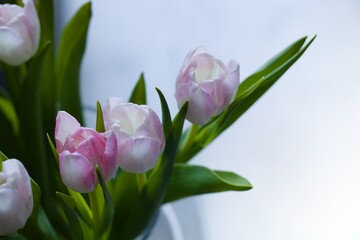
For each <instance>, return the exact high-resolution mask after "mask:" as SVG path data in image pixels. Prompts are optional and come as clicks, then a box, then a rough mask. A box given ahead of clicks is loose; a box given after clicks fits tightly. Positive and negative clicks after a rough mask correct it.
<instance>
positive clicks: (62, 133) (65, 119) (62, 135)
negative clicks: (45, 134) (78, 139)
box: [55, 111, 80, 153]
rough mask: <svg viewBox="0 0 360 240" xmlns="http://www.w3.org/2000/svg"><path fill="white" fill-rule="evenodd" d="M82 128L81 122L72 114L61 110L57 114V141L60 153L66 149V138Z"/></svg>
mask: <svg viewBox="0 0 360 240" xmlns="http://www.w3.org/2000/svg"><path fill="white" fill-rule="evenodd" d="M79 128H80V123H79V122H78V121H77V120H76V119H75V118H74V117H73V116H71V115H70V114H68V113H67V112H64V111H59V112H58V114H57V116H56V126H55V141H56V149H57V150H58V152H59V153H61V152H62V151H63V150H64V144H65V141H66V138H67V137H68V136H69V135H70V134H71V133H73V132H75V131H76V130H78V129H79Z"/></svg>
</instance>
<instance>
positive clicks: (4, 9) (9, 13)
mask: <svg viewBox="0 0 360 240" xmlns="http://www.w3.org/2000/svg"><path fill="white" fill-rule="evenodd" d="M23 12H24V10H23V8H21V7H20V6H18V5H15V4H3V5H0V16H1V18H2V19H3V21H4V22H7V23H8V22H10V21H11V19H13V18H15V17H16V16H18V15H20V14H22V13H23Z"/></svg>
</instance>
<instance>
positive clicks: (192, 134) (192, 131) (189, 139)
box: [181, 124, 199, 153]
mask: <svg viewBox="0 0 360 240" xmlns="http://www.w3.org/2000/svg"><path fill="white" fill-rule="evenodd" d="M198 128H199V126H198V125H195V124H193V125H191V128H190V132H189V134H188V135H187V138H186V141H185V145H184V147H183V148H182V149H181V152H182V153H186V152H187V151H189V149H190V148H191V146H192V145H193V143H194V139H195V137H196V135H197V130H198Z"/></svg>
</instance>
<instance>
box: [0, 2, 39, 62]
mask: <svg viewBox="0 0 360 240" xmlns="http://www.w3.org/2000/svg"><path fill="white" fill-rule="evenodd" d="M23 3H24V8H21V7H19V6H18V5H13V4H1V5H0V36H1V37H0V60H1V61H3V62H5V63H7V64H9V65H13V66H17V65H20V64H22V63H24V62H26V61H27V60H29V59H30V58H31V57H32V56H34V54H35V53H36V51H37V49H38V47H39V40H40V22H39V18H38V15H37V12H36V9H35V6H34V2H33V1H32V0H23Z"/></svg>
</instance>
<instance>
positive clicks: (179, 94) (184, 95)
mask: <svg viewBox="0 0 360 240" xmlns="http://www.w3.org/2000/svg"><path fill="white" fill-rule="evenodd" d="M196 88H199V86H198V84H197V83H195V82H187V83H185V84H182V85H181V86H178V87H177V88H176V91H175V98H176V101H177V106H178V108H181V107H182V106H183V105H184V104H185V102H187V101H189V100H190V98H191V94H192V92H193V91H194V89H196Z"/></svg>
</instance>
